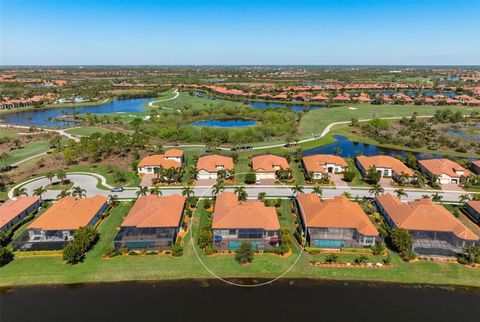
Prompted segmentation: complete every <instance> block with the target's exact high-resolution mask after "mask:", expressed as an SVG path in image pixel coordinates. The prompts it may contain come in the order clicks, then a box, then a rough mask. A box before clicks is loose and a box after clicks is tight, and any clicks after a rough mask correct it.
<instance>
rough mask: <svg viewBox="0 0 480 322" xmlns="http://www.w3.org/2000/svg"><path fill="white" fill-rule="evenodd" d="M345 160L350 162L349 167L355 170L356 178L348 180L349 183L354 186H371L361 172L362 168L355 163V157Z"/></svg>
mask: <svg viewBox="0 0 480 322" xmlns="http://www.w3.org/2000/svg"><path fill="white" fill-rule="evenodd" d="M345 161H346V162H347V164H348V169H349V170H351V171H353V172H355V178H353V180H352V182H347V183H348V185H349V186H353V187H358V186H365V187H368V186H370V185H369V184H368V183H366V182H365V181H364V180H363V177H362V173H361V172H360V170H359V169H358V168H357V166H356V165H355V162H354V160H353V159H345Z"/></svg>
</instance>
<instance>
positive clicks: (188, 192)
mask: <svg viewBox="0 0 480 322" xmlns="http://www.w3.org/2000/svg"><path fill="white" fill-rule="evenodd" d="M192 195H194V192H193V189H192V188H191V187H190V186H186V187H184V188H183V190H182V196H185V197H187V199H188V198H190V196H192Z"/></svg>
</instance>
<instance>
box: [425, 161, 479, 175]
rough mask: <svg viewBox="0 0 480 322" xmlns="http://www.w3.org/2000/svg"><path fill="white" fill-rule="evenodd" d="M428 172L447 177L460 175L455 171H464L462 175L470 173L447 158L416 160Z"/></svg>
mask: <svg viewBox="0 0 480 322" xmlns="http://www.w3.org/2000/svg"><path fill="white" fill-rule="evenodd" d="M418 163H420V164H421V165H422V166H423V167H424V168H425V169H427V171H428V172H430V173H432V174H434V175H437V176H440V175H442V174H446V175H448V176H449V177H454V178H456V177H461V176H462V175H460V174H457V173H456V172H455V171H464V174H463V175H464V176H469V175H470V174H471V173H470V171H468V170H467V169H465V168H464V167H462V166H461V165H459V164H458V163H456V162H453V161H452V160H449V159H428V160H420V161H418Z"/></svg>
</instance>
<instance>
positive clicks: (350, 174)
mask: <svg viewBox="0 0 480 322" xmlns="http://www.w3.org/2000/svg"><path fill="white" fill-rule="evenodd" d="M343 179H344V180H345V181H347V182H352V181H353V179H355V172H353V171H347V172H345V173H344V174H343Z"/></svg>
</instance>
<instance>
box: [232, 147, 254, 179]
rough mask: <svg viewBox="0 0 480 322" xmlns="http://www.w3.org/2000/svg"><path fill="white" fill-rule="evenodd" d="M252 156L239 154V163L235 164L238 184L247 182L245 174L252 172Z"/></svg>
mask: <svg viewBox="0 0 480 322" xmlns="http://www.w3.org/2000/svg"><path fill="white" fill-rule="evenodd" d="M249 164H250V157H249V156H248V155H246V154H243V153H242V154H239V156H238V160H237V163H236V165H235V181H236V183H237V184H240V183H244V182H245V175H246V174H247V173H249V172H252V168H250V165H249Z"/></svg>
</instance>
